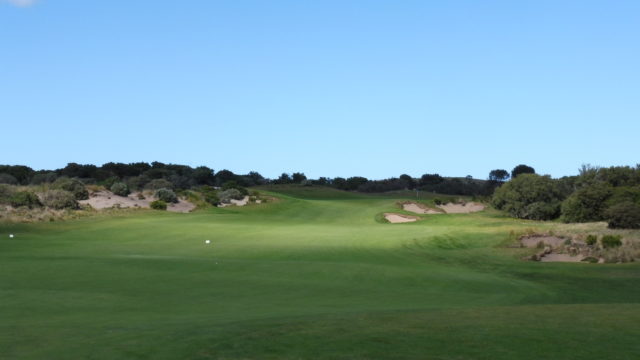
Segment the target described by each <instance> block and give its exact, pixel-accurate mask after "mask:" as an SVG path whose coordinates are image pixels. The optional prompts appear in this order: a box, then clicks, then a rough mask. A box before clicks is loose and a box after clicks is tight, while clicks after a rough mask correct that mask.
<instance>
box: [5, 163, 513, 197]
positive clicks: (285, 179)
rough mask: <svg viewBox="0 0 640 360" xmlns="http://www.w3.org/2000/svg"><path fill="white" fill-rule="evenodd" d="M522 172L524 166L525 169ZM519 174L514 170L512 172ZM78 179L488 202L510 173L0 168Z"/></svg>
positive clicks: (21, 178) (41, 178) (44, 178)
mask: <svg viewBox="0 0 640 360" xmlns="http://www.w3.org/2000/svg"><path fill="white" fill-rule="evenodd" d="M522 166H524V165H522ZM514 171H515V169H514ZM62 177H64V178H71V179H77V180H79V181H81V182H82V183H84V184H87V185H88V184H97V185H104V186H105V187H106V188H108V189H109V188H111V187H112V185H113V184H114V183H116V182H118V183H124V184H126V185H127V187H128V188H129V189H132V190H134V189H143V188H145V186H147V185H148V184H149V183H151V182H154V181H156V182H157V181H158V180H164V181H166V182H168V183H170V184H171V188H173V189H176V190H180V189H190V188H194V187H199V186H203V185H208V186H215V187H222V186H223V185H225V184H227V183H229V182H233V183H235V184H237V185H238V186H239V187H252V186H258V185H266V184H301V185H305V186H312V185H318V186H329V187H333V188H336V189H340V190H346V191H359V192H367V193H372V192H387V191H397V190H421V191H429V192H436V193H443V194H452V195H467V196H478V195H485V196H489V195H491V194H492V193H493V191H494V189H495V188H497V187H498V186H500V185H501V184H502V183H503V182H504V181H505V180H506V179H507V178H508V177H509V173H508V172H507V171H506V170H493V171H491V173H490V174H489V178H488V179H487V180H484V179H474V178H472V177H471V176H467V177H464V178H458V177H444V176H441V175H439V174H435V173H433V174H423V175H422V176H420V177H418V178H414V177H412V176H409V175H407V174H402V175H400V176H399V177H391V178H388V179H382V180H372V179H367V178H365V177H362V176H353V177H348V178H343V177H335V178H328V177H320V178H318V179H308V178H307V177H306V176H305V174H304V173H302V172H294V173H292V174H288V173H283V174H282V175H280V176H279V177H278V178H275V179H268V178H265V177H264V176H262V175H261V174H259V173H258V172H255V171H251V172H249V173H248V174H235V173H233V172H232V171H230V170H226V169H225V170H220V171H214V169H211V168H209V167H207V166H198V167H191V166H188V165H178V164H165V163H161V162H157V161H156V162H152V163H146V162H136V163H114V162H109V163H106V164H103V165H102V166H96V165H91V164H77V163H69V164H67V166H65V167H64V168H61V169H56V170H38V171H36V170H33V169H32V168H30V167H28V166H24V165H0V183H4V184H11V185H39V184H43V183H54V182H55V181H56V180H58V179H59V178H62Z"/></svg>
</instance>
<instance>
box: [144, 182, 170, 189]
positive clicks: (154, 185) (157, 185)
mask: <svg viewBox="0 0 640 360" xmlns="http://www.w3.org/2000/svg"><path fill="white" fill-rule="evenodd" d="M144 188H145V189H149V190H160V189H170V190H173V184H172V183H171V182H170V181H168V180H165V179H154V180H151V181H149V182H148V183H147V184H146V185H145V186H144Z"/></svg>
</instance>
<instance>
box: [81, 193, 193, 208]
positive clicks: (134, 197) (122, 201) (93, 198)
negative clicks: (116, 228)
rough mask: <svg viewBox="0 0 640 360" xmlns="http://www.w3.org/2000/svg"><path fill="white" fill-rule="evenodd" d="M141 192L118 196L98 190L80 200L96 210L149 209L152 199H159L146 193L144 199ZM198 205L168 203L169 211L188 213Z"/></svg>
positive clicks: (183, 201) (185, 202)
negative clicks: (140, 196)
mask: <svg viewBox="0 0 640 360" xmlns="http://www.w3.org/2000/svg"><path fill="white" fill-rule="evenodd" d="M138 194H139V193H133V194H129V196H118V195H115V194H114V193H112V192H111V191H97V192H94V193H91V194H90V196H89V199H87V200H80V201H78V202H79V203H80V204H84V205H91V207H92V208H94V209H96V210H101V209H109V208H113V207H121V208H143V209H148V208H149V207H150V205H149V204H151V202H152V201H155V200H157V198H156V197H155V196H153V194H147V195H144V197H145V198H144V199H139V198H138ZM195 208H196V206H195V205H194V204H192V203H190V202H188V201H186V200H183V199H178V203H175V204H173V203H171V204H167V211H173V212H182V213H187V212H190V211H192V210H193V209H195Z"/></svg>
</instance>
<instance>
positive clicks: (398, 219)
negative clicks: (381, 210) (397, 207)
mask: <svg viewBox="0 0 640 360" xmlns="http://www.w3.org/2000/svg"><path fill="white" fill-rule="evenodd" d="M384 218H385V219H387V221H389V222H390V223H392V224H400V223H408V222H414V221H418V219H419V217H417V216H410V215H400V214H392V213H387V214H384Z"/></svg>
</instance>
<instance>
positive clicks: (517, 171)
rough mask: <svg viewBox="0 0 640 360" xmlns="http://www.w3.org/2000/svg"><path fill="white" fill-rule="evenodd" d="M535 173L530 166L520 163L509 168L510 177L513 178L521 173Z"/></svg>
mask: <svg viewBox="0 0 640 360" xmlns="http://www.w3.org/2000/svg"><path fill="white" fill-rule="evenodd" d="M535 173H536V170H535V169H534V168H532V167H531V166H527V165H524V164H520V165H518V166H516V167H514V168H513V170H511V178H512V179H513V178H515V177H517V176H518V175H521V174H535Z"/></svg>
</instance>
